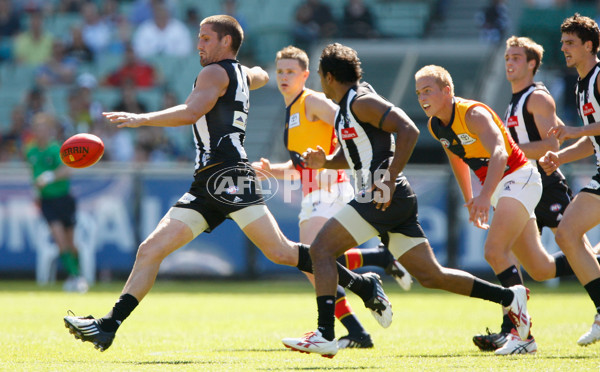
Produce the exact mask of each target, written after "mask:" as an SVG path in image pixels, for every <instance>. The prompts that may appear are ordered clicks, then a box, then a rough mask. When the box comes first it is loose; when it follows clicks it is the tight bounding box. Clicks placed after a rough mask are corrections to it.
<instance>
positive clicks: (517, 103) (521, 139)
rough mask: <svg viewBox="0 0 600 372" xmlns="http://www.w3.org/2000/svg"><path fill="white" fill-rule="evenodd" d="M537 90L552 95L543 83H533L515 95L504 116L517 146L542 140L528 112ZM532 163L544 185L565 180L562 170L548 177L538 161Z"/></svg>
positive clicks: (533, 160)
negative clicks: (529, 102) (532, 97)
mask: <svg viewBox="0 0 600 372" xmlns="http://www.w3.org/2000/svg"><path fill="white" fill-rule="evenodd" d="M536 90H541V91H543V92H545V93H547V94H548V95H550V92H549V91H548V89H546V86H544V84H543V83H533V84H531V85H530V86H528V87H527V88H525V89H523V90H521V91H520V92H517V93H513V95H512V99H511V100H510V104H509V105H508V108H507V109H506V114H504V125H505V126H506V127H507V128H508V131H509V132H510V135H511V137H512V138H513V139H514V140H515V142H516V143H517V144H519V143H529V142H532V141H540V140H541V139H542V137H541V136H540V132H539V130H538V128H537V125H536V124H535V120H534V118H533V115H532V114H531V113H530V112H528V111H527V102H528V101H529V97H530V96H531V93H533V92H534V91H536ZM531 162H532V164H533V165H535V166H537V168H538V171H539V172H540V174H541V175H542V185H544V186H546V185H549V184H552V183H555V182H559V181H561V180H564V179H565V177H564V176H563V174H562V173H561V172H560V170H558V169H557V170H556V171H554V172H553V173H552V174H551V175H549V176H548V175H547V174H546V172H544V170H543V169H542V168H541V167H540V166H539V164H538V163H537V160H535V159H531Z"/></svg>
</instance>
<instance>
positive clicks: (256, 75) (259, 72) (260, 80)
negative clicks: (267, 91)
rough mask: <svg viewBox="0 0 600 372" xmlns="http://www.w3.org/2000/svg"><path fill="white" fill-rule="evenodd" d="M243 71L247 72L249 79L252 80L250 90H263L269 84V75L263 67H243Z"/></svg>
mask: <svg viewBox="0 0 600 372" xmlns="http://www.w3.org/2000/svg"><path fill="white" fill-rule="evenodd" d="M243 69H244V70H245V71H246V74H247V75H248V79H249V80H250V90H254V89H259V88H262V87H264V86H265V85H266V84H267V83H268V82H269V74H268V73H267V72H266V71H265V70H263V69H262V67H259V66H254V67H246V66H243Z"/></svg>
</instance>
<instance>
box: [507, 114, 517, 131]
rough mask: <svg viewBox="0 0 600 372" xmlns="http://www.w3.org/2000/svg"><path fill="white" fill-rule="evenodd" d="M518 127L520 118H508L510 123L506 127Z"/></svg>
mask: <svg viewBox="0 0 600 372" xmlns="http://www.w3.org/2000/svg"><path fill="white" fill-rule="evenodd" d="M518 125H519V118H518V117H517V116H516V115H515V116H511V117H510V118H508V121H507V122H506V126H507V127H509V128H510V127H516V126H518Z"/></svg>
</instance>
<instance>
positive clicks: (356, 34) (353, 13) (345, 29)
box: [342, 0, 378, 39]
mask: <svg viewBox="0 0 600 372" xmlns="http://www.w3.org/2000/svg"><path fill="white" fill-rule="evenodd" d="M342 36H343V37H347V38H353V39H370V38H374V37H377V36H378V35H377V30H376V28H375V18H374V16H373V13H372V12H371V10H370V9H369V7H367V6H366V5H365V3H364V2H363V0H348V3H347V4H346V6H345V7H344V19H343V22H342Z"/></svg>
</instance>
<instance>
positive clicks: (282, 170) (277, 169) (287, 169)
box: [252, 158, 300, 181]
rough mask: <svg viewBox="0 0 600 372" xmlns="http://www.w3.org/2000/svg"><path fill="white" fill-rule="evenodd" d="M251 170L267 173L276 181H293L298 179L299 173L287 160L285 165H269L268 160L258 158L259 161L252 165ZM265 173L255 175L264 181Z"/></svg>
mask: <svg viewBox="0 0 600 372" xmlns="http://www.w3.org/2000/svg"><path fill="white" fill-rule="evenodd" d="M252 168H254V169H256V170H259V171H263V172H265V173H268V174H270V175H271V176H273V177H274V178H276V179H278V180H290V181H294V180H298V179H300V172H298V171H297V170H296V169H295V168H294V164H293V163H292V161H291V160H288V161H287V162H285V163H275V164H271V162H270V161H269V159H266V158H260V161H255V162H253V163H252ZM265 173H262V172H259V173H256V175H257V176H258V178H259V179H265V177H264V176H266V174H265Z"/></svg>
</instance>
